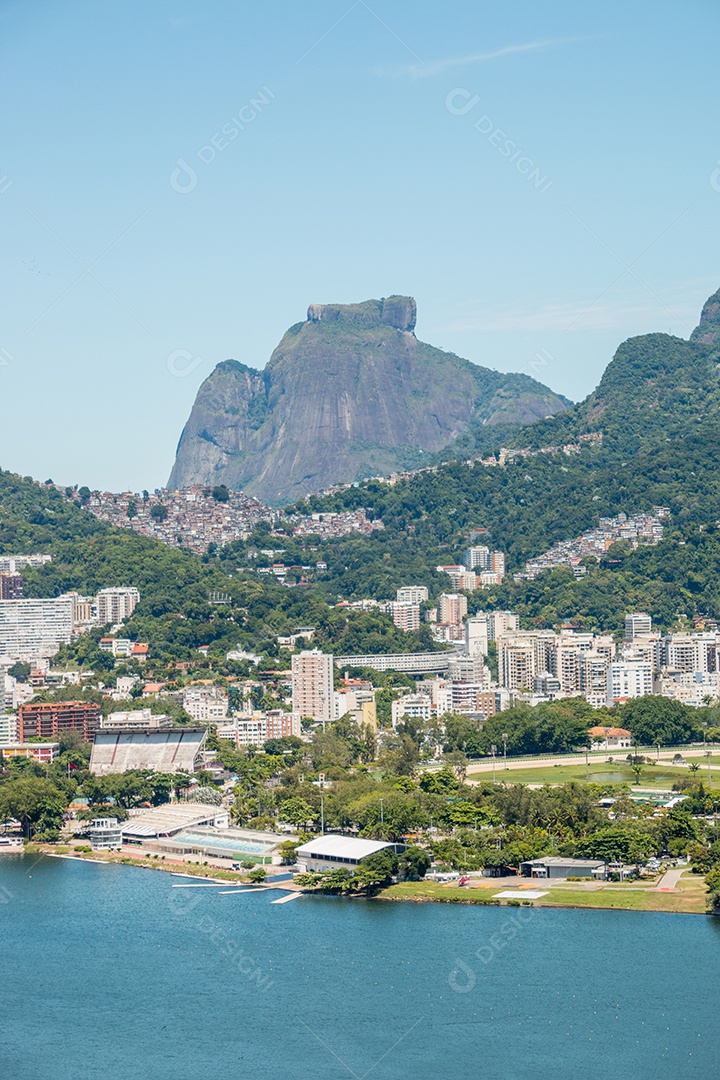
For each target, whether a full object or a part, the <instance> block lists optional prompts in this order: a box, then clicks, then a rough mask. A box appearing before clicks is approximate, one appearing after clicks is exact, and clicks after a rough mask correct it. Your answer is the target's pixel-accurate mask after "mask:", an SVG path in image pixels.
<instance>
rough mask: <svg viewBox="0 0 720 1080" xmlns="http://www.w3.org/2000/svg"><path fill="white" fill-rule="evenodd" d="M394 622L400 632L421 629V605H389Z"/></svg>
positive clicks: (393, 603) (398, 603) (394, 603)
mask: <svg viewBox="0 0 720 1080" xmlns="http://www.w3.org/2000/svg"><path fill="white" fill-rule="evenodd" d="M388 607H389V611H390V614H391V616H392V621H393V622H394V623H395V625H396V626H397V628H398V629H399V630H404V631H405V632H406V633H407V631H408V630H419V629H420V605H419V604H410V603H405V602H398V601H391V602H390V604H389V605H388Z"/></svg>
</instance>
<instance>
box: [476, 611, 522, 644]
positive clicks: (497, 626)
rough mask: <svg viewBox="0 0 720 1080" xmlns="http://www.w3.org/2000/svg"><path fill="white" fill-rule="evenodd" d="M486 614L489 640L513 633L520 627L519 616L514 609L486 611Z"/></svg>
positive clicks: (495, 639)
mask: <svg viewBox="0 0 720 1080" xmlns="http://www.w3.org/2000/svg"><path fill="white" fill-rule="evenodd" d="M480 614H482V613H481V612H478V615H480ZM486 614H487V621H488V635H489V639H490V641H497V639H498V638H499V637H502V635H503V634H513V633H515V631H516V630H519V629H520V616H519V615H517V614H516V613H515V612H514V611H488V612H487V613H486Z"/></svg>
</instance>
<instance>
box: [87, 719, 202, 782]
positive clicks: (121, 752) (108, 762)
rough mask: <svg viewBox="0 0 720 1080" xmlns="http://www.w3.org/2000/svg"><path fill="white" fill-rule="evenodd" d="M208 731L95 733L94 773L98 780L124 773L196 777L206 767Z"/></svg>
mask: <svg viewBox="0 0 720 1080" xmlns="http://www.w3.org/2000/svg"><path fill="white" fill-rule="evenodd" d="M206 738H207V731H206V729H205V728H197V727H182V728H180V727H178V728H170V729H165V730H158V728H146V729H144V730H142V731H119V730H111V729H102V730H100V731H97V732H96V733H95V737H94V740H93V748H92V755H91V757H90V772H91V773H94V774H95V776H107V775H108V773H122V772H126V771H127V770H128V769H150V770H152V771H153V772H164V773H175V772H186V773H192V772H195V770H196V769H197V768H199V767H201V765H202V754H203V750H204V748H205V740H206Z"/></svg>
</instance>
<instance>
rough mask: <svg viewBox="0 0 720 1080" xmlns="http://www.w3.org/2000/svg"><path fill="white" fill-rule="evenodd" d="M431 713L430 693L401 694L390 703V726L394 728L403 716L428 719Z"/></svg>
mask: <svg viewBox="0 0 720 1080" xmlns="http://www.w3.org/2000/svg"><path fill="white" fill-rule="evenodd" d="M432 713H433V703H432V697H431V696H430V694H403V696H402V697H399V698H398V699H397V701H393V703H392V726H393V728H396V727H397V726H398V724H399V723H401V722H402V721H403V720H404V719H405V717H406V716H407V717H415V718H416V719H418V720H429V719H430V718H431V716H432Z"/></svg>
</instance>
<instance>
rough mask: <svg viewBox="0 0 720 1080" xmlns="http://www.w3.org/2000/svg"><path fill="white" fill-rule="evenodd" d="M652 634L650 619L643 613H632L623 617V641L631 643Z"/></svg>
mask: <svg viewBox="0 0 720 1080" xmlns="http://www.w3.org/2000/svg"><path fill="white" fill-rule="evenodd" d="M651 633H652V619H651V617H650V616H649V615H648V614H647V613H646V612H644V611H633V612H630V614H629V615H626V616H625V640H626V641H633V640H634V639H635V638H636V637H643V636H644V635H646V634H651Z"/></svg>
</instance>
